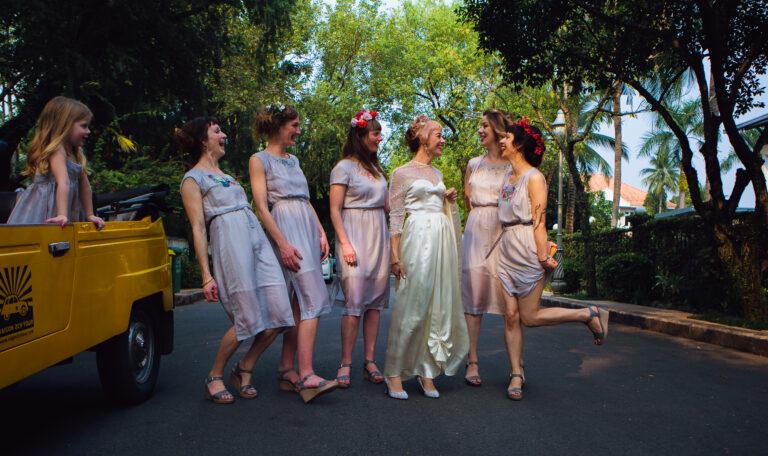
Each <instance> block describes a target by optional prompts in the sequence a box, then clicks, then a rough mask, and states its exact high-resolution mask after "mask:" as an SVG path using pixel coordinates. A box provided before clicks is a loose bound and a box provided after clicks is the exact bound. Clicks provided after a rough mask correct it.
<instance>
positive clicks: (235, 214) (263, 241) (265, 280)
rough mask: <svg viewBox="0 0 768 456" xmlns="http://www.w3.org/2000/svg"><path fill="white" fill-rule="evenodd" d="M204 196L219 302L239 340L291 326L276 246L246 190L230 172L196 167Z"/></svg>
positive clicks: (193, 175)
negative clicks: (270, 241) (265, 229)
mask: <svg viewBox="0 0 768 456" xmlns="http://www.w3.org/2000/svg"><path fill="white" fill-rule="evenodd" d="M187 179H194V181H195V182H196V183H197V185H198V187H200V192H201V193H202V196H203V213H204V214H205V223H206V225H207V226H208V234H209V237H210V238H211V257H212V258H213V277H214V278H215V279H216V284H217V285H218V287H219V302H221V305H222V306H223V307H224V310H225V311H226V312H227V315H229V318H230V319H231V320H232V322H233V323H234V325H235V332H236V334H237V340H244V339H247V338H249V337H251V336H254V335H256V334H258V333H260V332H262V331H264V330H265V329H270V328H282V327H285V326H293V325H294V322H293V312H292V311H291V303H290V301H289V300H288V291H287V290H286V288H285V281H284V280H283V274H282V272H281V270H280V263H279V262H278V261H277V258H276V257H275V254H274V252H273V251H272V247H271V246H270V245H269V241H268V240H267V236H266V235H265V234H264V230H263V229H262V228H261V225H260V224H259V220H258V219H257V218H256V215H254V213H253V209H252V208H251V205H250V203H249V202H248V199H247V198H246V196H245V191H244V190H243V187H241V186H240V185H239V184H238V183H237V181H235V180H234V179H232V178H231V177H229V176H228V175H226V174H213V173H208V172H205V171H202V170H199V169H192V170H190V171H189V172H188V173H187V174H185V175H184V179H182V181H181V183H182V185H183V184H184V181H186V180H187Z"/></svg>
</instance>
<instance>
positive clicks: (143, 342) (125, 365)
mask: <svg viewBox="0 0 768 456" xmlns="http://www.w3.org/2000/svg"><path fill="white" fill-rule="evenodd" d="M152 315H153V314H152V313H151V312H149V311H148V310H145V309H143V308H139V307H134V309H133V311H132V312H131V319H130V322H129V323H128V329H127V330H126V331H125V332H124V333H122V334H118V335H117V336H115V337H113V338H111V339H109V340H108V341H106V342H104V343H102V344H101V345H100V346H99V348H98V350H97V351H96V364H97V366H98V370H99V379H100V380H101V385H102V387H103V388H104V391H105V392H106V393H107V395H108V396H110V397H111V398H112V399H113V400H115V401H117V402H119V403H123V404H138V403H140V402H143V401H145V400H147V399H149V397H150V396H152V393H153V392H154V389H155V384H156V383H157V377H158V374H159V372H160V352H159V350H158V348H159V346H158V344H159V340H158V334H157V329H156V328H157V326H156V324H155V320H154V319H153V318H152Z"/></svg>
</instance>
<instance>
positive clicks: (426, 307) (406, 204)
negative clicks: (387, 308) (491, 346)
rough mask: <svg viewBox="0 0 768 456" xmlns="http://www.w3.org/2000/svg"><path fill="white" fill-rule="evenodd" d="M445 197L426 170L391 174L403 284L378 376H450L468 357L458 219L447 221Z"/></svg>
mask: <svg viewBox="0 0 768 456" xmlns="http://www.w3.org/2000/svg"><path fill="white" fill-rule="evenodd" d="M444 194H445V185H444V184H443V176H442V174H441V173H440V171H438V170H437V169H436V168H434V167H432V166H429V165H424V164H421V163H418V162H414V161H411V162H409V163H407V164H405V165H403V166H401V167H400V168H397V169H396V170H394V171H393V172H392V179H391V185H390V232H391V233H392V234H393V235H395V234H401V237H400V257H399V258H400V262H401V264H402V265H403V268H404V269H405V274H406V278H405V279H404V280H399V281H398V284H397V291H396V293H395V302H394V305H393V307H392V315H391V318H390V326H389V336H388V338H387V352H386V361H385V363H384V376H385V377H397V376H399V377H401V378H402V379H403V380H407V379H409V378H411V377H414V376H417V375H418V376H422V377H427V378H435V377H436V376H438V375H439V374H440V372H441V371H445V374H446V375H454V374H456V372H457V371H458V370H459V368H460V367H461V366H462V362H463V360H464V357H465V356H466V355H467V352H468V351H469V335H468V334H467V323H466V321H465V320H464V314H463V312H462V308H461V291H460V290H459V284H460V269H459V268H460V264H461V262H460V260H459V252H460V247H459V242H458V241H457V236H456V233H457V230H456V227H455V225H454V223H455V222H456V221H457V220H455V217H449V216H448V213H447V212H448V211H447V208H448V207H449V205H448V204H447V203H445V202H444ZM450 206H451V207H454V208H455V204H453V205H450ZM454 213H455V212H453V211H452V212H451V215H453V214H454ZM406 214H407V216H408V217H407V218H405V216H406ZM404 218H405V223H403V219H404ZM460 226H461V225H460V224H459V225H458V227H459V229H458V231H459V232H460ZM459 239H460V237H459Z"/></svg>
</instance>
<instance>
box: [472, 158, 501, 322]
mask: <svg viewBox="0 0 768 456" xmlns="http://www.w3.org/2000/svg"><path fill="white" fill-rule="evenodd" d="M484 158H485V155H481V156H480V157H475V158H473V159H471V160H470V161H469V164H468V165H467V166H468V168H469V171H470V175H469V179H467V183H468V184H469V188H470V190H471V192H470V195H471V197H472V200H471V203H472V210H471V211H470V212H469V217H467V223H466V224H465V226H464V241H463V242H462V248H463V253H464V254H463V255H462V260H463V264H462V268H461V300H462V304H463V306H464V313H467V314H472V315H482V314H484V313H493V314H499V315H503V314H504V309H505V306H504V295H503V291H502V290H501V288H500V287H499V284H498V283H497V281H496V267H497V265H498V263H499V255H498V253H499V251H498V249H493V250H492V251H491V246H492V245H493V242H494V241H495V240H496V239H498V237H499V234H500V233H501V223H500V222H499V208H498V205H499V204H498V202H499V191H500V190H501V186H502V185H504V178H505V176H507V173H508V172H509V170H510V165H509V163H507V164H504V165H499V166H493V165H489V164H487V163H486V162H485V160H484ZM489 251H490V252H491V253H490V255H489V254H488V252H489Z"/></svg>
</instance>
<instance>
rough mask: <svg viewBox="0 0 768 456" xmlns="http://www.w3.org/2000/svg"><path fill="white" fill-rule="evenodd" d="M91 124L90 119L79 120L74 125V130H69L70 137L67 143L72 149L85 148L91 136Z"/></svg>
mask: <svg viewBox="0 0 768 456" xmlns="http://www.w3.org/2000/svg"><path fill="white" fill-rule="evenodd" d="M90 123H91V118H90V117H88V118H87V119H82V120H78V121H77V122H75V123H74V124H72V128H70V130H69V135H67V143H68V144H69V146H70V147H72V148H79V147H83V145H84V144H85V140H86V139H88V135H90V134H91V130H90V128H88V125H90Z"/></svg>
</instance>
